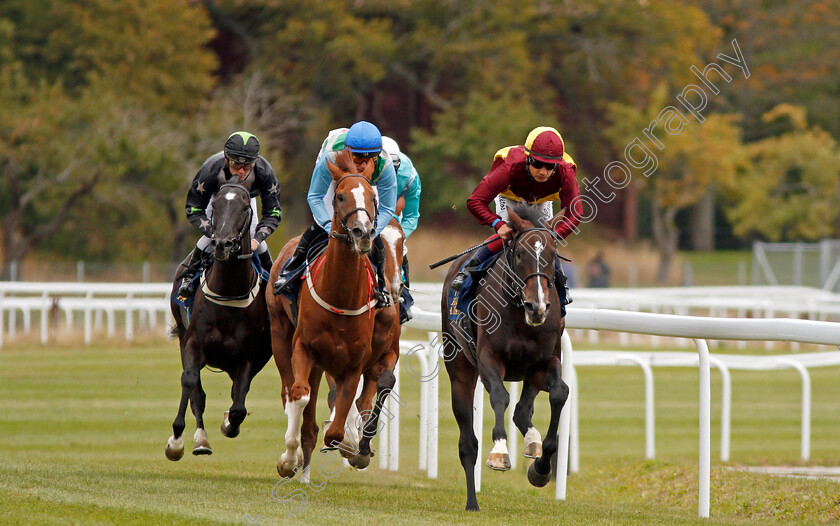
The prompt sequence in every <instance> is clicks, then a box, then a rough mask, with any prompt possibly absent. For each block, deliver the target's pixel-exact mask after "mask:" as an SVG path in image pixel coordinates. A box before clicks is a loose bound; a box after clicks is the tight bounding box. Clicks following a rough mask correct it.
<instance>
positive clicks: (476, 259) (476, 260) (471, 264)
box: [451, 247, 486, 292]
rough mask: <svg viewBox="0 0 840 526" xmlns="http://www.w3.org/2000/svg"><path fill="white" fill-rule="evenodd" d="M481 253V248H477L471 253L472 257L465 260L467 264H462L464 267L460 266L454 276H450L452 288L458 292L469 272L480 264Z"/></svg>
mask: <svg viewBox="0 0 840 526" xmlns="http://www.w3.org/2000/svg"><path fill="white" fill-rule="evenodd" d="M483 248H486V247H482V249H483ZM481 255H482V254H481V250H479V251H478V252H476V253H475V254H474V255H473V257H472V258H470V260H469V261H467V264H466V265H464V268H462V269H461V270H460V271H459V272H458V273H457V274H455V277H454V278H452V283H451V286H452V288H453V289H455V290H456V291H459V292H460V290H461V288H462V287H463V286H464V281H466V279H467V276H468V275H469V273H470V272H472V271H473V270H475V269H476V268H477V267H478V266H479V265H481V262H482V258H481Z"/></svg>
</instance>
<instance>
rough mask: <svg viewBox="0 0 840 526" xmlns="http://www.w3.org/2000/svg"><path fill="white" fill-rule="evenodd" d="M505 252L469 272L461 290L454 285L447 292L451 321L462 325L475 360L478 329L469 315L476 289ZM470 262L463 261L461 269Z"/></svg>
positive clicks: (462, 330)
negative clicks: (476, 329) (454, 287)
mask: <svg viewBox="0 0 840 526" xmlns="http://www.w3.org/2000/svg"><path fill="white" fill-rule="evenodd" d="M503 253H504V252H499V253H497V254H495V255H493V257H491V258H490V259H488V260H486V261H484V262H482V263H481V264H480V265H479V266H478V267H476V268H475V269H473V270H472V271H470V272H468V273H467V279H465V280H464V284H463V286H462V287H461V290H460V291H456V290H455V289H453V288H452V287H449V290H448V292H447V303H448V305H449V312H448V313H447V315H448V316H449V320H450V321H452V322H454V323H457V324H458V325H459V326H460V328H461V332H462V334H463V335H464V336H466V337H467V338H466V340H467V344H468V349H466V350H467V351H469V353H470V355H471V356H472V360H473V362H475V360H476V348H475V339H476V331H475V324H474V323H473V321H472V319H471V318H470V316H469V312H470V306H471V305H472V302H473V301H474V300H475V291H476V288H477V287H478V283H479V282H480V281H481V278H483V277H484V275H485V274H487V271H488V270H490V267H492V266H493V264H494V263H495V262H496V260H497V259H499V258H500V257H501V256H502V254H503ZM468 262H469V260H467V261H465V262H464V263H462V264H461V268H460V269H459V270H463V269H464V267H465V266H466V265H467V263H468Z"/></svg>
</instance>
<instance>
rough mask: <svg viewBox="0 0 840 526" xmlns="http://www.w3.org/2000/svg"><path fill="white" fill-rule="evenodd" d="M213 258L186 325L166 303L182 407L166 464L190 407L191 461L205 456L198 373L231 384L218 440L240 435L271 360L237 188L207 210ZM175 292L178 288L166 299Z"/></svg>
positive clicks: (180, 448)
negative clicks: (215, 374)
mask: <svg viewBox="0 0 840 526" xmlns="http://www.w3.org/2000/svg"><path fill="white" fill-rule="evenodd" d="M213 224H214V229H213V238H212V241H211V245H212V246H213V257H214V259H215V262H214V263H213V265H212V266H211V267H210V269H209V270H208V271H206V272H205V275H204V276H202V280H201V287H200V288H199V290H198V291H196V295H195V299H194V302H193V310H192V316H191V317H190V319H189V322H187V321H186V316H185V314H184V312H183V310H182V308H181V307H179V306H178V305H176V304H175V303H174V302H173V303H172V314H173V315H174V316H175V324H176V325H175V327H174V328H173V331H172V332H173V333H174V334H177V336H178V340H179V341H180V344H181V365H182V366H183V374H182V375H181V404H180V406H179V407H178V415H177V416H176V417H175V421H174V422H172V431H173V435H172V436H171V437H170V438H169V441H168V442H167V444H166V458H168V459H169V460H180V459H181V457H182V456H183V455H184V439H183V438H182V437H181V434H182V433H183V431H184V427H185V424H184V416H185V413H186V410H187V400H189V401H190V406H191V407H192V411H193V414H194V415H195V420H196V431H195V435H194V437H193V438H194V440H195V444H194V445H193V454H194V455H209V454H210V453H212V450H211V449H210V444H209V442H208V441H207V433H206V432H205V431H204V418H203V414H204V403H205V399H206V396H205V393H204V390H203V389H202V388H201V376H200V371H201V369H202V368H203V367H204V366H205V365H207V366H210V367H215V368H217V369H221V370H223V371H225V372H226V373H228V375H229V376H230V379H231V380H232V382H233V387H232V388H231V398H232V399H233V405H231V407H230V410H229V411H228V412H227V413H226V415H225V419H224V421H223V422H222V426H221V429H222V433H223V434H224V435H225V436H227V437H230V438H233V437H235V436H237V435H238V434H239V426H240V424H241V423H242V421H243V420H244V419H245V415H246V414H247V411H246V409H245V396H246V395H247V393H248V390H249V389H250V387H251V380H252V379H253V378H254V376H256V374H257V373H258V372H260V370H261V369H262V368H263V366H265V364H266V363H267V362H268V359H269V358H271V333H270V331H269V328H268V319H267V315H266V305H265V288H266V287H265V283H266V282H265V281H263V280H261V279H260V276H259V275H258V274H257V271H256V269H255V268H254V265H253V263H252V262H251V257H252V254H251V235H250V227H251V205H250V196H249V194H248V189H247V188H245V187H244V186H242V185H238V184H225V185H222V186H221V187H220V188H219V192H218V193H217V194H216V199H215V201H214V203H213ZM177 288H178V281H177V280H176V283H175V285H174V287H173V293H174V292H175V291H176V290H177Z"/></svg>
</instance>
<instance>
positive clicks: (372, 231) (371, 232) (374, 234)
mask: <svg viewBox="0 0 840 526" xmlns="http://www.w3.org/2000/svg"><path fill="white" fill-rule="evenodd" d="M368 237H369V238H371V239H373V238H374V237H376V229H375V228H371V229H370V232H368Z"/></svg>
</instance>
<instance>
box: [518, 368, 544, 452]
mask: <svg viewBox="0 0 840 526" xmlns="http://www.w3.org/2000/svg"><path fill="white" fill-rule="evenodd" d="M537 393H539V390H538V389H537V388H536V387H534V386H533V385H531V383H530V382H522V395H521V396H520V397H519V402H518V403H517V404H516V407H515V408H514V410H513V423H514V424H515V425H516V428H517V429H519V432H520V433H522V436H523V437H525V448H524V449H523V450H522V456H523V457H527V458H539V457H540V455H542V436H540V432H539V431H537V429H536V428H535V427H534V424H533V423H532V422H531V418H532V417H533V416H534V399H535V398H536V397H537Z"/></svg>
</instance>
